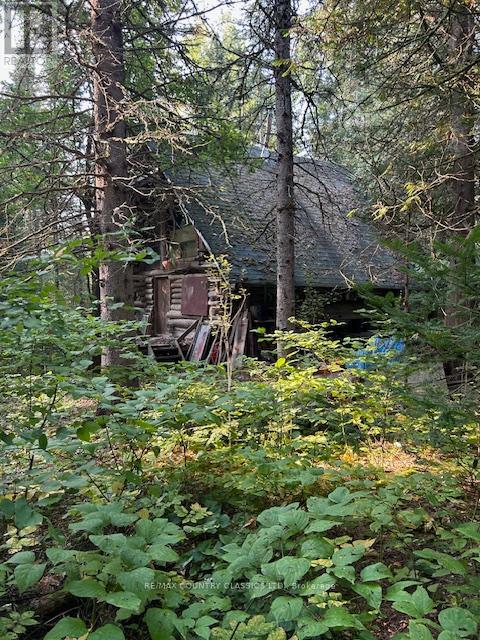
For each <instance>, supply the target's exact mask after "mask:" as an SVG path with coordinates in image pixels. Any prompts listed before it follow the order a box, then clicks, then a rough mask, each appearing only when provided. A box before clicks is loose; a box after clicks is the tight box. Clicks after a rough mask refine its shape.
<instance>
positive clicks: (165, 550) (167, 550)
mask: <svg viewBox="0 0 480 640" xmlns="http://www.w3.org/2000/svg"><path fill="white" fill-rule="evenodd" d="M147 554H148V555H149V556H150V558H151V559H152V560H154V561H155V562H175V561H176V560H178V554H177V552H176V551H174V550H173V549H172V548H171V547H167V546H166V545H164V544H152V545H151V546H150V547H149V548H148V549H147Z"/></svg>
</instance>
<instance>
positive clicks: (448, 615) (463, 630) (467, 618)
mask: <svg viewBox="0 0 480 640" xmlns="http://www.w3.org/2000/svg"><path fill="white" fill-rule="evenodd" d="M438 621H439V623H440V624H441V626H442V629H445V631H451V632H452V633H456V634H457V636H458V637H459V638H466V637H468V636H470V635H472V634H474V633H476V631H477V628H478V624H477V621H476V620H475V618H474V617H473V615H472V614H471V613H470V611H468V610H467V609H462V608H460V607H450V608H449V609H444V610H443V611H440V613H439V614H438Z"/></svg>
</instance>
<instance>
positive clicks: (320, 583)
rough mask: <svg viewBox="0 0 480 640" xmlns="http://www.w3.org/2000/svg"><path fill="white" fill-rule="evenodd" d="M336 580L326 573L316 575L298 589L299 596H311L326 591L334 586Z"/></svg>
mask: <svg viewBox="0 0 480 640" xmlns="http://www.w3.org/2000/svg"><path fill="white" fill-rule="evenodd" d="M335 583H336V580H335V578H334V577H333V576H330V575H328V574H327V573H324V574H322V575H321V576H318V577H317V578H315V579H314V580H311V581H310V582H308V583H307V584H306V585H304V586H303V587H302V589H301V591H300V595H301V596H312V595H316V594H320V593H326V592H327V591H328V590H329V589H331V588H332V587H334V586H335Z"/></svg>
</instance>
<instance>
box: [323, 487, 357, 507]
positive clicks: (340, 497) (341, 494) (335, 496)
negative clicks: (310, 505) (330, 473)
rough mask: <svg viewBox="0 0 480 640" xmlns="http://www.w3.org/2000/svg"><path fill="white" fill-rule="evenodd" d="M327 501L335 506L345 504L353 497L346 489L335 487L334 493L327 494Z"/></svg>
mask: <svg viewBox="0 0 480 640" xmlns="http://www.w3.org/2000/svg"><path fill="white" fill-rule="evenodd" d="M328 499H329V500H331V501H332V502H335V503H337V504H346V503H347V502H350V501H351V500H353V497H352V496H351V494H350V491H349V490H348V489H347V487H337V488H336V489H335V491H332V493H329V494H328Z"/></svg>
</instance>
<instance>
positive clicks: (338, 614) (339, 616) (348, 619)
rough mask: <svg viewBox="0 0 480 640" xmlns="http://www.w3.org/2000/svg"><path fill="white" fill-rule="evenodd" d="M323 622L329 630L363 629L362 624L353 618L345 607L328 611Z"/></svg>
mask: <svg viewBox="0 0 480 640" xmlns="http://www.w3.org/2000/svg"><path fill="white" fill-rule="evenodd" d="M322 622H323V623H324V624H325V625H326V626H327V627H328V628H329V629H336V628H337V627H339V628H342V629H363V628H364V627H363V625H362V623H361V622H360V621H359V620H358V619H357V618H356V616H353V615H352V614H351V613H350V612H349V611H348V610H347V609H345V607H334V608H332V609H327V611H326V613H325V617H324V618H323V620H322Z"/></svg>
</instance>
